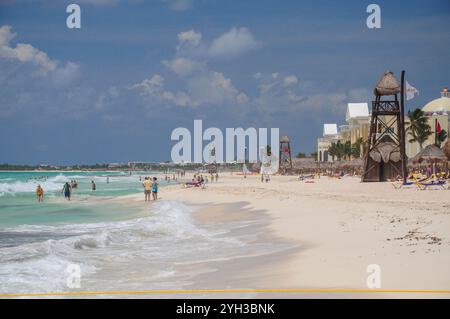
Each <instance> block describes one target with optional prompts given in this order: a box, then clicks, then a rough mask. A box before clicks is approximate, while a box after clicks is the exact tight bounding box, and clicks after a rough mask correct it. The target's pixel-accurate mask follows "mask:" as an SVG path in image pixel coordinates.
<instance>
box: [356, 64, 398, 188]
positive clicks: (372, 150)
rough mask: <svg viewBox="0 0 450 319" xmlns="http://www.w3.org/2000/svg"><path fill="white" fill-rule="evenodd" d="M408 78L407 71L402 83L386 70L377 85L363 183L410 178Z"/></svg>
mask: <svg viewBox="0 0 450 319" xmlns="http://www.w3.org/2000/svg"><path fill="white" fill-rule="evenodd" d="M404 79H405V71H402V78H401V83H399V82H398V81H397V79H396V78H395V76H394V74H393V73H392V72H390V71H386V72H385V73H384V74H383V75H382V76H381V78H380V79H379V81H378V83H377V85H376V87H375V90H374V93H375V101H372V116H371V121H370V133H369V139H368V147H367V152H366V155H365V159H364V172H363V174H362V177H361V181H362V182H383V181H387V180H388V179H396V178H397V177H399V176H400V177H401V178H402V179H403V181H406V174H407V172H406V164H407V158H406V153H405V124H404V86H405V85H404V81H405V80H404ZM399 94H400V100H399V96H398V95H399Z"/></svg>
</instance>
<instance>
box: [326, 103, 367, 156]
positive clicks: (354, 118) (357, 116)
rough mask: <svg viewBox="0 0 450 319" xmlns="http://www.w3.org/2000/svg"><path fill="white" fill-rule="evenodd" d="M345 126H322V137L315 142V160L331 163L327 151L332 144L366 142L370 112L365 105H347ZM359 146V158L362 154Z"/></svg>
mask: <svg viewBox="0 0 450 319" xmlns="http://www.w3.org/2000/svg"><path fill="white" fill-rule="evenodd" d="M345 120H346V122H347V123H346V124H345V125H340V126H339V132H338V129H337V125H336V124H324V126H323V136H322V137H321V138H319V139H318V140H317V158H318V160H319V161H320V162H332V161H333V159H332V158H331V156H328V149H329V147H330V146H331V144H332V143H337V141H340V142H341V143H346V142H350V143H351V144H352V145H353V144H355V143H356V142H357V141H358V140H359V139H362V141H364V142H365V141H367V138H368V136H369V129H370V112H369V106H368V104H367V103H348V104H347V112H346V116H345ZM362 148H363V145H361V152H360V153H361V156H362V153H363V149H362Z"/></svg>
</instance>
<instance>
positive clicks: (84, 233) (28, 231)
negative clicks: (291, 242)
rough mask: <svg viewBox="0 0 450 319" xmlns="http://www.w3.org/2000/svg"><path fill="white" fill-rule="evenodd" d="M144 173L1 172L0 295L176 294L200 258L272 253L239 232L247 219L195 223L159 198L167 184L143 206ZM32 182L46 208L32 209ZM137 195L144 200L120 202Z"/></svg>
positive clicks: (271, 246)
mask: <svg viewBox="0 0 450 319" xmlns="http://www.w3.org/2000/svg"><path fill="white" fill-rule="evenodd" d="M108 176H109V183H108V182H107V178H108ZM144 176H153V175H152V173H149V172H145V173H144V172H135V173H133V174H132V175H129V173H126V172H115V173H111V172H51V173H47V172H17V173H16V172H0V293H33V292H35V293H42V292H60V291H62V292H64V291H74V290H75V291H76V290H78V291H80V290H81V291H105V290H147V289H178V288H182V287H183V285H186V284H189V283H191V280H192V277H193V276H195V275H197V274H198V273H199V272H201V270H199V268H198V267H199V266H198V265H199V264H200V263H202V262H207V261H217V260H226V259H230V258H234V257H238V256H249V255H252V254H261V253H267V252H270V251H272V250H277V249H278V248H279V246H278V245H277V244H275V243H267V242H266V243H264V242H258V241H256V240H255V236H256V234H255V233H254V232H248V231H245V229H246V227H247V226H249V225H250V224H251V222H250V223H249V222H246V221H245V222H235V223H227V224H226V225H225V224H223V223H211V224H208V225H199V224H198V223H196V222H195V221H194V220H193V218H192V215H191V213H192V211H193V209H192V207H190V206H187V205H185V204H183V203H181V202H178V201H169V200H164V187H165V186H166V185H167V182H165V181H164V178H162V181H160V189H159V193H160V196H161V197H162V199H159V200H158V201H156V202H152V203H151V204H149V203H145V202H144V200H143V197H144V196H143V189H142V181H141V180H140V177H141V178H143V177H144ZM160 176H161V175H160ZM160 179H161V178H160ZM71 180H76V181H77V182H78V187H77V189H75V190H74V191H73V194H72V200H71V201H70V202H69V201H67V200H65V199H64V197H63V195H62V194H61V189H62V186H63V184H64V183H65V182H66V181H71ZM91 181H94V182H95V183H96V186H97V190H96V191H95V192H94V191H92V190H91ZM170 183H175V182H173V181H172V182H170ZM37 185H41V186H42V187H43V188H44V190H45V199H44V203H37V200H36V196H35V190H36V187H37ZM186 191H192V190H186ZM196 191H201V190H196ZM134 193H140V194H142V201H132V200H127V199H125V198H123V197H121V196H122V195H129V194H134ZM250 243H251V244H250ZM189 265H191V266H189ZM192 265H197V266H192ZM74 267H75V268H74ZM74 269H78V270H79V272H77V273H79V275H80V280H79V284H80V285H79V286H76V285H75V287H74V286H73V285H72V284H70V282H72V281H73V276H72V275H73V273H71V271H73V270H74ZM180 269H181V271H180ZM78 270H77V271H78ZM202 271H211V269H203V270H202ZM71 280H72V281H71Z"/></svg>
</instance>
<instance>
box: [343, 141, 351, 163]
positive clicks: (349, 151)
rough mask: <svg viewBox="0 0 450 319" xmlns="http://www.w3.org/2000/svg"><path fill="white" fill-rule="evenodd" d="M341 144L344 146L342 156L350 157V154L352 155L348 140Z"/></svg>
mask: <svg viewBox="0 0 450 319" xmlns="http://www.w3.org/2000/svg"><path fill="white" fill-rule="evenodd" d="M343 146H344V149H343V153H344V154H343V155H344V158H346V159H350V156H352V143H351V142H350V141H347V142H345V144H344V145H343Z"/></svg>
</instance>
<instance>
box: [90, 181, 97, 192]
mask: <svg viewBox="0 0 450 319" xmlns="http://www.w3.org/2000/svg"><path fill="white" fill-rule="evenodd" d="M91 183H92V191H95V190H96V189H97V186H95V182H94V181H92V182H91Z"/></svg>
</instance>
